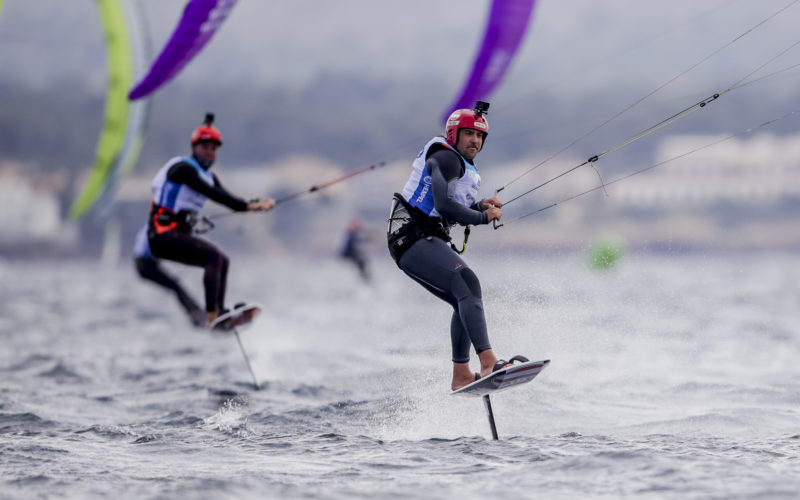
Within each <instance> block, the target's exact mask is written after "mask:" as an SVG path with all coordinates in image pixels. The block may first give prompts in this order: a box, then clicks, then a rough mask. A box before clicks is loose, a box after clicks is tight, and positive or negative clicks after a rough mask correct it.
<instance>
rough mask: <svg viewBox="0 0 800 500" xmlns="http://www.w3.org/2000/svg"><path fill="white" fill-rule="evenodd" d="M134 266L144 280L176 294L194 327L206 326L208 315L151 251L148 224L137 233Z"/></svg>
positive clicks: (134, 247)
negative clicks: (148, 239)
mask: <svg viewBox="0 0 800 500" xmlns="http://www.w3.org/2000/svg"><path fill="white" fill-rule="evenodd" d="M133 264H134V266H135V267H136V272H138V273H139V276H141V277H142V279H146V280H149V281H152V282H153V283H155V284H157V285H160V286H162V287H164V288H166V289H167V290H171V291H172V292H173V293H174V294H175V297H177V299H178V302H180V304H181V306H183V308H184V309H185V310H186V314H188V315H189V320H190V321H191V322H192V324H193V325H194V326H205V324H206V313H205V312H204V311H203V310H202V309H201V308H200V306H199V305H197V301H195V300H194V298H193V297H192V296H191V295H190V294H189V293H188V292H187V291H186V290H184V289H183V287H182V286H181V284H180V283H179V282H178V280H177V279H176V278H174V277H173V276H170V275H169V274H167V273H166V272H165V271H164V270H163V269H162V268H161V264H160V263H159V262H158V259H156V258H155V257H154V256H153V253H152V252H151V251H150V245H149V244H148V242H147V224H145V225H143V226H142V228H141V229H140V230H139V232H138V233H136V241H135V242H134V244H133Z"/></svg>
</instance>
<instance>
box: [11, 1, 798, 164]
mask: <svg viewBox="0 0 800 500" xmlns="http://www.w3.org/2000/svg"><path fill="white" fill-rule="evenodd" d="M140 3H141V6H142V8H143V10H144V13H145V17H146V20H147V31H148V32H149V34H150V38H151V44H152V47H153V49H152V50H153V54H152V56H151V57H152V59H155V57H156V56H157V54H158V52H159V51H160V50H161V48H162V47H163V46H164V44H165V43H166V41H167V39H168V37H169V36H170V35H171V33H172V31H173V29H174V28H175V26H176V24H177V22H178V19H179V18H180V15H181V13H182V10H183V8H184V6H185V4H186V2H185V0H141V1H140ZM791 3H792V2H791V0H602V1H601V0H538V2H537V5H536V8H535V11H534V19H533V23H532V26H531V28H530V29H529V31H528V34H527V37H526V39H525V40H524V42H523V45H522V47H521V49H520V50H519V52H518V54H517V56H516V59H515V61H514V63H513V64H512V66H511V69H510V71H509V73H508V74H507V76H506V78H505V81H504V83H503V85H502V86H501V87H500V88H499V89H497V90H496V91H495V93H494V95H493V96H492V98H491V102H492V110H491V111H492V119H493V120H497V121H496V122H494V123H496V124H497V125H498V128H495V129H493V130H495V132H496V133H495V134H494V135H493V141H496V140H498V139H500V138H501V135H500V134H506V135H508V134H511V133H518V132H528V136H527V137H528V138H529V137H533V140H528V142H530V143H531V144H533V147H539V148H541V149H542V150H545V151H550V152H552V151H553V150H554V149H555V148H558V147H561V146H563V145H564V144H566V143H569V142H570V141H571V140H573V139H575V138H576V137H577V136H579V135H580V134H581V133H583V132H585V131H587V130H588V129H589V128H591V126H592V125H594V124H597V123H600V122H601V121H602V120H604V119H607V118H608V117H610V116H612V115H613V114H614V113H617V112H619V111H620V110H621V109H623V108H624V107H625V106H627V105H629V104H631V103H632V102H633V101H635V100H636V99H638V98H640V97H642V96H643V95H645V94H647V93H649V92H651V91H652V90H654V89H655V88H656V87H657V86H659V85H661V84H663V83H665V82H667V81H668V80H670V79H671V78H673V77H675V76H676V75H677V74H679V73H680V72H682V71H684V70H686V69H687V68H689V67H690V66H692V65H693V64H695V63H697V62H698V61H700V60H702V59H703V58H704V57H706V56H708V55H710V54H712V53H713V52H714V51H716V50H717V49H720V48H721V47H723V46H724V45H725V44H727V43H729V42H731V41H732V40H733V39H734V38H736V37H737V36H739V35H741V34H742V33H745V32H746V31H747V30H748V29H750V28H753V27H754V26H755V25H756V24H757V23H758V22H759V21H762V20H763V19H765V18H767V17H768V16H770V15H771V14H773V13H775V12H776V11H778V10H779V9H781V8H783V7H786V6H787V5H790V4H791ZM489 5H490V1H489V0H447V1H445V0H438V1H437V0H402V1H401V0H396V1H391V2H388V1H383V2H376V1H367V0H292V1H266V0H259V1H255V0H239V2H238V4H237V5H236V6H235V7H234V9H233V10H232V12H231V15H230V17H229V18H228V19H227V20H226V21H225V23H224V24H223V25H222V27H221V29H220V31H219V32H218V33H217V34H216V36H215V37H214V38H213V39H212V40H211V42H210V44H209V45H208V46H207V47H206V48H205V49H204V50H203V51H202V52H201V53H200V54H199V55H198V56H197V57H196V58H195V59H194V60H193V61H192V62H191V63H190V64H189V65H188V66H187V67H186V68H185V69H184V71H183V72H182V73H181V74H179V75H178V76H177V77H176V78H175V79H174V80H172V81H171V82H169V83H168V84H167V85H166V86H164V87H162V88H161V89H160V90H159V91H157V92H156V94H155V95H154V99H153V101H152V102H153V111H152V116H151V121H150V125H151V126H150V129H149V132H148V134H149V137H148V149H147V150H146V151H145V154H151V155H152V156H151V157H148V158H146V159H145V160H147V161H150V162H154V163H155V162H157V161H160V158H161V156H163V155H164V151H165V150H167V149H169V150H174V149H175V148H174V146H172V144H180V145H183V144H184V136H185V134H186V130H190V128H191V127H193V126H195V124H196V123H197V121H198V120H199V116H201V113H202V111H204V110H205V108H206V106H207V105H208V106H210V107H209V109H214V110H215V111H218V113H219V117H220V122H221V123H224V124H225V125H226V127H228V128H226V130H231V131H233V132H234V133H233V134H231V137H232V138H236V137H243V135H242V134H241V133H239V131H236V130H235V129H232V128H231V127H232V125H234V124H236V125H238V126H241V127H247V128H248V129H249V130H255V132H254V134H256V135H257V137H259V138H261V137H266V135H274V136H275V137H274V140H273V142H272V143H269V142H266V141H265V142H264V144H259V145H258V146H259V147H260V149H258V148H255V147H251V150H250V151H249V152H248V151H246V150H245V147H246V146H248V144H235V143H231V144H232V145H234V146H235V147H233V148H231V149H230V150H229V152H228V154H229V158H230V159H231V160H232V161H234V157H233V155H234V154H238V153H241V154H243V155H244V154H249V156H247V157H246V158H242V159H238V160H235V161H242V162H246V161H252V159H253V158H255V157H261V156H264V155H269V154H272V155H273V156H276V155H282V154H290V153H292V152H295V151H309V152H312V153H316V154H328V153H329V152H331V150H332V149H333V148H338V149H337V150H336V151H338V152H337V153H334V155H333V156H334V157H335V158H336V159H337V160H338V161H348V162H354V161H355V162H356V163H359V162H362V161H367V162H371V161H377V159H379V158H377V156H380V158H383V156H384V154H385V152H386V151H388V150H389V149H390V144H392V142H393V141H394V142H397V136H398V134H399V132H398V130H397V127H394V128H390V127H383V128H381V125H380V124H379V123H378V122H377V121H376V120H385V119H394V120H397V119H398V116H401V118H400V119H402V120H403V124H404V125H407V127H406V128H407V129H409V132H408V134H407V135H406V136H405V137H402V139H404V140H408V139H409V138H410V137H413V136H414V135H416V134H422V135H423V136H427V135H428V134H429V133H437V132H439V131H440V128H441V125H440V124H439V123H438V122H439V120H440V118H439V117H440V116H441V113H442V110H443V108H444V107H445V106H446V105H447V104H448V103H449V102H450V101H451V100H452V99H453V97H454V96H455V94H456V93H457V92H458V91H459V89H460V87H461V85H462V82H463V80H464V79H465V77H466V75H467V74H468V72H469V70H470V64H471V62H472V59H473V57H474V55H475V53H476V50H477V47H478V44H479V42H480V39H481V37H482V34H483V30H484V23H485V20H486V17H487V14H488V9H489ZM798 21H800V3H795V4H793V5H791V7H789V8H788V9H787V10H786V11H784V12H783V13H782V14H781V15H780V16H777V17H775V18H774V19H772V20H770V21H769V22H768V23H767V24H765V25H764V26H762V27H760V28H758V29H756V30H754V31H752V33H749V34H748V35H747V36H744V37H742V38H741V39H740V40H738V41H737V42H736V43H734V44H733V45H731V46H730V47H728V48H726V49H725V50H722V51H721V52H719V53H718V54H716V55H714V56H713V57H712V58H710V59H709V60H708V61H706V62H704V63H703V64H700V65H699V66H698V67H697V68H695V69H693V70H692V71H691V72H689V73H688V74H687V75H685V76H683V77H681V78H680V79H678V80H676V81H675V82H673V83H671V84H670V85H668V86H667V87H666V88H664V89H663V90H662V91H659V92H658V94H657V95H656V96H654V97H653V98H652V99H650V100H649V101H648V104H653V105H654V107H649V106H639V107H637V108H636V109H635V110H634V111H633V112H631V113H628V114H627V115H626V117H625V118H626V119H630V120H631V121H632V122H634V121H635V123H628V124H625V125H624V126H623V130H619V131H617V130H612V128H606V129H604V130H603V131H601V132H605V133H607V134H608V137H599V134H598V136H596V137H595V138H594V139H595V141H594V142H593V143H590V144H586V147H587V148H588V149H590V150H594V149H597V148H600V147H603V146H607V145H609V144H614V143H615V142H616V141H619V140H620V138H622V137H627V136H628V135H630V134H633V133H635V132H637V131H638V130H639V129H641V128H642V127H646V126H649V125H652V124H653V123H655V122H656V121H658V120H660V119H663V118H666V116H668V115H664V116H662V115H663V114H664V113H668V112H673V111H678V110H680V109H682V107H685V106H686V105H689V104H692V103H693V102H696V100H698V99H700V98H703V97H706V96H708V95H710V94H711V93H713V92H715V91H720V90H723V89H725V88H727V86H729V85H731V84H732V83H734V82H736V81H738V80H739V79H740V78H742V77H744V76H745V75H747V74H748V73H749V72H750V71H752V70H754V69H756V68H758V67H759V66H761V65H762V64H763V63H765V62H766V61H768V60H769V59H770V58H772V57H773V56H775V55H776V54H778V53H779V52H780V51H781V50H783V49H785V48H786V47H789V46H790V45H791V44H792V43H794V42H796V41H797V40H798V38H800V35H798V34H797V26H798V24H800V23H798ZM798 62H800V47H795V48H793V49H792V50H790V51H789V52H788V53H787V54H785V55H784V56H782V57H781V58H780V59H778V60H776V61H774V62H773V63H771V64H770V65H769V66H767V67H766V68H764V70H763V71H762V72H760V73H758V75H764V74H767V73H769V72H771V71H775V70H779V69H783V68H786V67H788V66H790V65H792V64H797V63H798ZM798 75H800V69H794V70H792V71H790V72H787V73H785V74H783V75H781V76H780V77H778V78H772V79H770V80H768V81H766V82H764V83H762V84H760V85H753V86H751V87H746V88H745V89H743V90H742V91H737V92H735V93H734V92H732V93H730V94H729V96H726V99H725V102H726V104H725V105H719V106H717V105H715V106H714V107H713V108H714V109H713V110H712V111H709V112H704V113H703V116H704V117H707V118H708V119H716V120H717V121H716V122H714V124H713V126H709V125H708V124H709V122H701V121H699V120H691V121H690V120H686V121H684V122H683V123H682V124H681V125H684V124H688V125H689V126H693V127H694V130H696V131H704V132H707V133H719V132H723V131H727V132H731V131H737V132H738V131H739V130H741V129H743V128H745V127H747V126H752V125H755V124H757V123H759V122H758V121H756V120H759V121H763V120H765V119H768V118H772V117H774V116H775V115H776V114H779V113H781V112H785V111H789V110H791V109H796V108H797V105H798V100H797V91H796V88H797V83H798ZM342 76H345V77H346V78H343V77H342ZM106 79H107V73H106V56H105V49H104V41H103V35H102V29H101V27H100V19H99V14H98V9H97V5H96V3H95V2H94V1H93V0H70V1H69V2H65V1H62V0H5V2H4V6H3V11H2V13H0V89H2V86H3V85H4V84H9V83H15V84H22V85H24V87H25V88H26V89H35V90H36V91H38V92H41V93H46V94H47V95H49V96H52V95H54V94H58V92H59V90H60V89H61V84H62V82H64V81H71V82H80V86H81V87H86V88H88V89H89V91H90V94H91V96H93V97H92V99H96V101H97V102H102V99H103V95H104V89H105V86H106ZM327 81H332V82H335V83H336V85H338V87H337V86H336V85H331V86H329V87H330V89H329V88H327V87H326V85H325V82H327ZM342 82H345V83H342ZM347 82H349V84H350V85H351V86H352V88H353V90H352V92H350V95H349V96H346V95H344V94H343V92H342V90H343V89H342V85H345V84H348V83H347ZM390 84H393V85H394V87H393V88H391V89H389V90H387V91H386V92H383V93H381V89H385V88H387V87H389V86H390ZM73 85H74V84H73ZM198 88H200V89H207V90H210V91H211V93H212V94H213V95H215V96H227V97H229V98H231V97H232V98H235V99H237V100H238V101H240V102H243V103H245V104H246V109H244V108H242V107H239V108H234V107H233V106H231V104H230V102H226V104H224V105H223V104H221V103H216V102H211V103H207V102H204V101H203V102H198V101H197V100H196V99H194V96H195V95H196V94H197V93H196V92H191V91H192V90H193V89H194V90H196V89H198ZM376 89H377V90H376ZM325 90H329V91H330V92H328V93H327V94H330V95H327V94H325V95H324V96H323V95H322V94H321V92H323V91H325ZM344 90H346V89H344ZM0 91H1V90H0ZM269 91H272V92H271V93H270V92H269ZM310 93H316V94H315V95H309V94H310ZM207 94H208V93H207ZM207 94H206V95H207ZM268 95H270V96H273V97H272V99H282V100H283V101H284V102H281V103H278V104H281V109H280V110H279V112H277V113H275V114H274V116H276V117H279V118H277V120H280V122H279V123H266V122H268V121H269V120H268V118H267V117H266V116H265V113H266V112H267V111H268V110H269V109H270V105H271V104H272V105H274V104H276V103H274V102H273V103H270V102H268V99H267V98H265V96H268ZM342 95H344V97H345V98H349V99H350V101H348V104H345V105H343V106H339V108H336V106H335V105H330V106H327V108H328V109H327V111H326V112H327V113H330V112H331V110H332V109H335V110H336V111H335V112H336V113H339V111H340V110H341V109H342V108H343V107H344V106H352V107H356V106H359V108H358V109H351V108H345V109H344V111H345V113H343V115H342V116H340V118H341V120H342V123H343V125H342V127H348V128H349V129H352V130H350V132H351V134H350V136H347V135H346V134H333V133H331V132H338V131H336V130H326V129H324V128H319V127H318V128H317V129H316V133H317V135H316V136H315V138H313V139H312V140H310V141H309V140H306V139H305V137H303V134H305V133H306V132H308V131H309V129H310V128H311V125H312V124H313V120H318V117H317V116H316V114H315V113H316V112H317V110H318V109H320V108H319V106H320V105H321V104H327V103H328V102H329V101H331V100H336V99H339V96H342ZM275 96H279V97H275ZM64 97H65V98H68V97H69V96H64ZM312 97H316V101H314V99H313V98H312ZM83 98H84V99H86V96H83ZM2 99H3V96H2V95H0V103H1V102H2ZM37 101H41V99H35V98H34V99H33V100H32V101H31V102H30V103H28V104H25V106H24V108H23V109H27V110H29V111H31V110H33V111H38V112H39V113H40V114H41V115H43V118H44V117H47V118H48V119H50V118H51V117H48V116H47V113H48V110H43V109H39V108H42V104H40V103H39V102H37ZM187 101H188V102H187ZM229 101H230V99H229ZM573 101H574V104H573V106H572V108H569V107H567V106H565V105H564V103H565V102H573ZM179 103H182V106H183V107H182V108H180V107H179V106H180V104H179ZM420 103H422V104H420ZM551 104H552V105H551ZM304 105H305V106H304ZM37 106H38V108H37ZM225 106H228V107H227V108H226V107H225ZM398 106H402V107H405V108H406V109H405V110H398ZM548 106H549V108H548ZM659 106H660V107H659ZM95 108H97V113H96V116H94V113H91V112H90V111H91V110H92V109H95ZM198 108H200V109H199V111H198V110H197V109H198ZM412 108H413V110H412ZM247 110H255V111H253V112H252V113H251V115H252V116H246V115H245V113H244V111H247ZM409 110H412V111H409ZM753 110H757V111H758V112H759V113H762V114H763V116H762V115H761V114H759V115H758V116H755V114H754V113H753ZM256 111H257V112H256ZM347 111H350V113H349V114H348V113H346V112H347ZM398 111H402V112H405V114H404V115H403V113H402V112H401V113H398ZM79 112H81V113H83V116H82V117H83V118H84V119H88V120H92V121H91V123H88V124H84V127H85V130H86V131H87V132H88V133H87V134H86V136H87V139H86V141H85V142H86V144H83V145H81V147H82V148H83V153H81V157H82V158H86V160H85V161H86V162H87V163H88V162H89V161H90V158H91V154H92V152H93V145H94V137H96V133H97V132H98V131H99V129H100V126H101V120H102V111H101V109H99V107H98V105H97V104H93V105H91V106H84V107H83V108H81V111H79ZM412 113H413V114H414V116H409V115H410V114H412ZM714 113H716V115H715V114H714ZM736 113H738V116H734V114H736ZM385 117H388V118H385ZM392 117H394V118H392ZM12 118H13V117H12ZM533 118H535V120H533ZM6 119H8V118H6ZM225 120H227V121H225ZM534 121H535V123H534ZM754 121H755V122H754ZM259 122H261V123H259ZM527 123H530V124H531V125H530V127H529V129H528V130H522V129H523V128H524V124H527ZM617 124H618V122H615V125H617ZM3 126H5V127H14V123H5V124H4V123H0V129H2V128H3ZM493 126H494V125H493ZM503 126H504V127H505V128H506V129H505V130H501V128H500V127H503ZM31 127H33V130H43V127H41V126H39V125H35V124H34V125H31ZM95 127H97V130H94V128H95ZM158 127H161V128H158ZM270 127H273V128H270ZM274 127H281V128H282V132H283V135H276V131H275V128H274ZM359 127H360V128H359ZM426 127H428V128H427V130H426V129H425V128H426ZM723 128H725V130H723ZM671 130H675V129H674V128H672V129H671ZM543 131H546V132H549V136H543V135H541V134H543ZM367 132H375V133H374V134H373V135H372V136H370V139H368V142H369V143H370V144H371V145H372V147H373V150H372V151H367V152H366V153H365V155H363V156H364V158H361V157H357V158H355V159H354V156H348V153H347V152H348V151H350V150H352V149H353V148H352V147H351V146H350V145H349V144H350V143H351V142H352V143H353V144H359V141H363V138H364V137H366V136H367ZM29 133H33V132H29ZM379 134H382V135H381V136H380V137H378V135H379ZM532 134H533V135H532ZM536 134H539V135H536ZM326 140H327V141H330V142H329V143H326V144H322V143H321V141H326ZM526 140H527V138H526ZM159 141H161V142H159ZM243 142H244V141H243ZM289 142H292V144H288V143H289ZM36 144H38V143H36ZM496 144H498V147H496V148H494V149H493V150H492V152H487V155H489V154H499V153H501V152H509V151H511V149H501V148H500V147H499V145H500V143H499V142H498V143H496ZM507 144H509V143H508V142H507V143H505V145H507ZM315 145H316V146H317V148H316V150H313V146H315ZM505 145H504V146H505ZM310 146H311V147H310ZM262 151H263V152H262ZM234 152H235V153H234ZM591 152H593V151H588V153H591ZM584 153H586V152H584ZM509 154H512V153H509ZM581 154H583V153H581ZM28 157H33V155H28Z"/></svg>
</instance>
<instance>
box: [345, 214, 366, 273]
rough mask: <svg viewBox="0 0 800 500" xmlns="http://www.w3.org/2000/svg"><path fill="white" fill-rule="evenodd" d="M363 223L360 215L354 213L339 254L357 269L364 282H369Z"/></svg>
mask: <svg viewBox="0 0 800 500" xmlns="http://www.w3.org/2000/svg"><path fill="white" fill-rule="evenodd" d="M363 245H364V223H363V222H362V221H361V217H359V216H357V215H354V216H353V218H352V219H350V223H349V224H348V225H347V232H346V233H345V236H344V242H343V244H342V249H341V251H340V252H339V255H341V257H342V258H343V259H345V260H349V261H351V262H352V263H353V264H355V266H356V268H357V269H358V274H359V276H361V279H362V280H363V281H364V283H369V281H370V274H369V267H368V266H367V257H366V255H364V249H363Z"/></svg>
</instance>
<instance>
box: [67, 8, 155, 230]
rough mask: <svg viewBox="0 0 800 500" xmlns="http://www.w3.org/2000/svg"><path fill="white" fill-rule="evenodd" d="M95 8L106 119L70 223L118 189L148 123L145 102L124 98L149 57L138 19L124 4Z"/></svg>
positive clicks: (136, 13)
mask: <svg viewBox="0 0 800 500" xmlns="http://www.w3.org/2000/svg"><path fill="white" fill-rule="evenodd" d="M98 7H99V9H100V17H101V19H102V22H103V29H104V31H105V39H106V50H107V54H106V59H107V62H108V90H107V93H106V104H105V118H104V120H103V122H104V125H103V130H102V132H101V133H100V141H99V142H98V144H97V150H96V152H95V160H94V164H93V165H92V170H91V171H90V173H89V177H88V179H87V181H86V183H85V185H84V186H83V190H82V191H81V193H80V195H79V196H78V198H77V199H76V200H75V202H74V203H73V204H72V208H71V210H70V215H71V217H73V218H79V217H82V216H84V215H85V214H86V213H87V212H89V210H91V209H92V207H94V206H95V205H97V204H98V202H99V201H100V200H110V199H111V198H113V196H114V194H115V192H116V186H117V184H118V183H119V181H120V180H121V179H122V177H124V175H125V174H126V173H128V172H129V171H130V170H131V169H133V166H134V165H135V164H136V161H137V160H138V158H139V153H140V152H141V149H142V145H143V144H144V133H145V125H146V123H147V107H148V101H147V100H145V101H141V102H137V103H130V102H128V99H127V96H126V95H125V92H126V90H127V89H128V88H129V87H130V85H131V83H132V82H133V77H134V74H141V73H142V72H143V68H144V63H143V60H144V58H145V57H146V53H147V52H148V49H147V43H146V40H145V37H144V35H143V32H144V30H143V29H142V25H141V22H140V17H141V15H140V13H139V12H138V11H137V10H136V9H135V7H134V4H132V3H131V2H129V1H127V0H122V1H120V0H98ZM126 21H127V22H126Z"/></svg>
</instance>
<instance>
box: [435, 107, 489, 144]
mask: <svg viewBox="0 0 800 500" xmlns="http://www.w3.org/2000/svg"><path fill="white" fill-rule="evenodd" d="M483 114H484V113H483V112H481V111H476V110H473V109H457V110H455V111H453V112H452V113H451V114H450V117H449V118H448V119H447V123H446V124H445V129H444V134H445V137H446V138H447V143H448V144H450V145H451V146H455V145H456V142H458V131H459V130H461V129H462V128H471V129H473V130H477V131H479V132H483V138H484V139H486V136H488V135H489V122H488V121H486V117H485V116H483Z"/></svg>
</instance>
